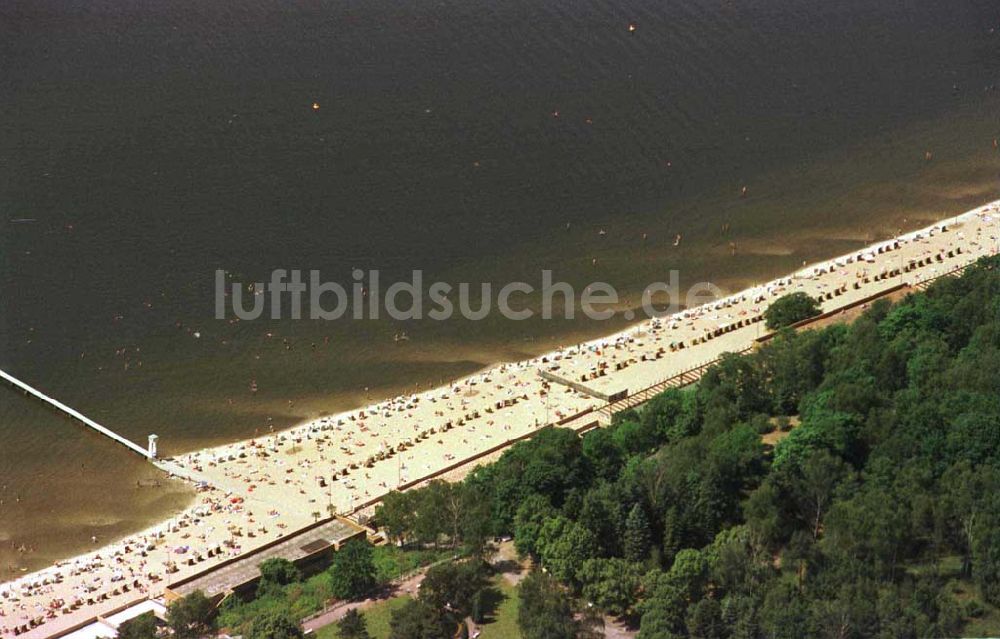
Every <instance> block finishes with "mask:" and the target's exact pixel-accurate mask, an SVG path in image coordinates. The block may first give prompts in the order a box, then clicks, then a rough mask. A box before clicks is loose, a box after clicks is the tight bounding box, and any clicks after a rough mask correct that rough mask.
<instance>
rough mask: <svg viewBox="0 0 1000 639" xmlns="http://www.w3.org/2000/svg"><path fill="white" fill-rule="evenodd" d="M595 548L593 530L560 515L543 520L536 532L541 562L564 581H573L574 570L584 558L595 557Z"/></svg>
mask: <svg viewBox="0 0 1000 639" xmlns="http://www.w3.org/2000/svg"><path fill="white" fill-rule="evenodd" d="M598 549H599V544H598V543H597V538H595V537H594V533H592V532H590V530H588V529H587V528H586V527H584V526H583V525H582V524H580V523H577V522H575V521H571V520H569V519H567V518H565V517H563V516H562V515H559V516H557V517H552V518H550V519H547V520H545V523H544V524H542V530H541V532H540V533H539V535H538V553H539V555H540V557H541V559H542V565H543V566H545V568H546V569H547V570H548V571H549V572H551V573H552V576H553V577H555V578H556V579H558V580H559V581H561V582H563V583H567V584H572V583H575V582H576V571H577V570H578V569H579V567H580V566H581V565H582V564H583V562H584V561H585V560H587V559H590V558H592V557H596V556H597V553H598Z"/></svg>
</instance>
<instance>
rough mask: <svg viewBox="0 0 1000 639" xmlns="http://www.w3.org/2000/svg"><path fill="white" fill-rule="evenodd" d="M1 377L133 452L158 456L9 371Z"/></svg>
mask: <svg viewBox="0 0 1000 639" xmlns="http://www.w3.org/2000/svg"><path fill="white" fill-rule="evenodd" d="M0 379H3V380H4V381H6V382H8V383H9V384H11V385H12V386H14V387H15V388H17V389H19V390H22V391H24V392H25V393H27V394H29V395H31V396H33V397H35V398H36V399H39V400H41V401H42V402H44V403H46V404H48V405H49V406H51V407H52V408H55V409H56V410H58V411H59V412H61V413H64V414H66V415H69V416H70V417H72V418H73V419H75V420H77V421H79V422H81V423H82V424H84V425H85V426H88V427H89V428H91V429H93V430H95V431H97V432H98V433H100V434H102V435H104V436H105V437H110V438H111V439H112V440H114V441H116V442H118V443H119V444H121V445H122V446H125V447H126V448H128V449H129V450H131V451H133V452H136V453H139V454H140V455H142V456H143V457H145V458H147V459H153V458H154V457H155V456H156V454H155V453H154V452H153V450H152V449H146V448H143V447H142V446H140V445H139V444H136V443H135V442H133V441H130V440H128V439H125V438H124V437H122V436H121V435H119V434H118V433H116V432H114V431H113V430H111V429H109V428H105V427H104V426H101V425H100V424H98V423H97V422H95V421H94V420H92V419H90V418H89V417H87V416H86V415H84V414H83V413H81V412H80V411H78V410H76V409H74V408H71V407H69V406H67V405H66V404H63V403H62V402H60V401H59V400H57V399H53V398H51V397H49V396H48V395H46V394H45V393H43V392H42V391H40V390H38V389H37V388H35V387H33V386H30V385H29V384H26V383H25V382H22V381H21V380H19V379H18V378H16V377H14V376H13V375H11V374H9V373H6V372H4V371H2V370H0Z"/></svg>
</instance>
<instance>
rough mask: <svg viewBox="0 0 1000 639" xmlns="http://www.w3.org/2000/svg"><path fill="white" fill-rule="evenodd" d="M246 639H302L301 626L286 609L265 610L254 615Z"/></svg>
mask: <svg viewBox="0 0 1000 639" xmlns="http://www.w3.org/2000/svg"><path fill="white" fill-rule="evenodd" d="M245 636H246V639H302V636H303V634H302V628H301V627H300V626H299V622H298V621H296V620H295V619H294V618H292V615H291V613H290V612H288V611H287V610H267V611H264V612H262V613H261V614H259V615H257V616H255V617H254V619H253V621H251V622H250V627H249V628H248V629H247V632H246V635H245Z"/></svg>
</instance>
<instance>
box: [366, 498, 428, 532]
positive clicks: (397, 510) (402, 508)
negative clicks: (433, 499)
mask: <svg viewBox="0 0 1000 639" xmlns="http://www.w3.org/2000/svg"><path fill="white" fill-rule="evenodd" d="M418 492H419V491H407V492H405V493H403V492H399V491H398V490H394V491H392V492H391V493H389V494H388V495H386V496H385V497H383V498H382V502H381V503H380V504H379V505H378V506H377V507H376V508H375V521H377V522H378V523H379V525H380V526H381V527H383V528H385V529H386V532H387V533H388V534H389V538H390V539H394V540H396V541H405V540H406V538H407V537H409V536H410V535H412V534H413V533H414V529H415V527H416V518H417V515H416V510H417V503H416V502H417V500H416V495H417V493H418Z"/></svg>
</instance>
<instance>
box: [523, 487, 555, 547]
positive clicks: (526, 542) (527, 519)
mask: <svg viewBox="0 0 1000 639" xmlns="http://www.w3.org/2000/svg"><path fill="white" fill-rule="evenodd" d="M557 514H558V511H557V510H556V509H555V508H553V507H552V504H551V503H549V499H548V497H545V496H544V495H529V496H528V497H527V498H525V500H524V501H523V502H522V503H521V505H520V506H518V508H517V514H515V515H514V547H515V548H516V549H517V552H518V554H520V555H521V556H529V555H530V556H532V557H538V536H539V535H540V534H541V532H542V525H543V524H544V523H545V520H546V519H549V518H550V517H554V516H556V515H557Z"/></svg>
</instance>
